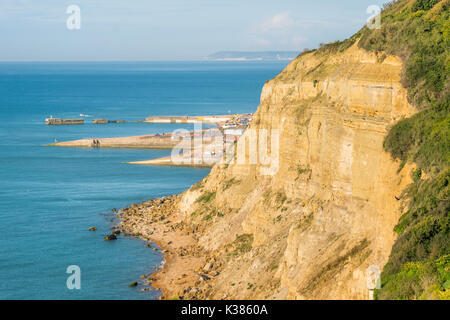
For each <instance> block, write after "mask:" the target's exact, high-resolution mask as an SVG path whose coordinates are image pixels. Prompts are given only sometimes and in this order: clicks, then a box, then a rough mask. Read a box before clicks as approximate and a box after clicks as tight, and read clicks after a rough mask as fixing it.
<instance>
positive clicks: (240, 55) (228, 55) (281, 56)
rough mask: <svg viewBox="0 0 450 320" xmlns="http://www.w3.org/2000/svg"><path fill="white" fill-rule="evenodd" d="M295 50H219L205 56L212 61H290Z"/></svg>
mask: <svg viewBox="0 0 450 320" xmlns="http://www.w3.org/2000/svg"><path fill="white" fill-rule="evenodd" d="M298 54H299V52H297V51H219V52H216V53H213V54H210V55H208V56H206V57H205V60H212V61H290V60H293V59H295V58H296V57H297V56H298Z"/></svg>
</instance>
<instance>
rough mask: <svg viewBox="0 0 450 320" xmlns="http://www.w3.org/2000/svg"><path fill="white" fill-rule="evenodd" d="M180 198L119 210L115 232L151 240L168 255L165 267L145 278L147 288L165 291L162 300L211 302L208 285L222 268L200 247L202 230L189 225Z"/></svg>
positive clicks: (167, 198)
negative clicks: (183, 215) (199, 233)
mask: <svg viewBox="0 0 450 320" xmlns="http://www.w3.org/2000/svg"><path fill="white" fill-rule="evenodd" d="M180 196H181V195H175V196H169V197H163V198H159V199H154V200H148V201H144V202H141V203H138V204H132V205H131V206H129V207H126V208H123V209H122V210H119V211H118V212H117V213H116V214H117V217H118V218H119V219H120V222H119V223H118V224H117V225H116V226H115V228H114V232H120V233H122V234H123V235H125V236H136V237H139V238H141V239H142V240H145V241H151V242H153V243H155V244H156V245H157V246H158V247H159V248H160V250H161V253H162V254H163V255H164V260H163V262H162V268H160V269H159V270H157V271H156V272H153V273H150V274H148V275H142V276H141V279H144V283H145V284H146V285H147V286H150V285H151V286H152V287H153V288H155V289H159V290H161V292H162V295H161V296H160V297H159V298H160V299H163V300H167V299H207V298H208V291H209V290H208V289H211V288H209V286H208V285H207V284H206V282H208V281H209V280H211V279H212V278H213V277H214V276H217V275H218V274H219V272H218V271H217V267H218V266H217V265H216V266H215V267H214V264H213V263H212V262H211V260H212V258H211V257H210V256H209V253H208V252H206V251H205V250H204V249H202V248H201V247H200V246H198V244H197V240H198V238H197V237H196V232H198V231H200V230H198V227H194V226H192V225H188V224H187V223H186V222H184V221H183V219H182V217H181V216H180V215H179V211H178V202H179V198H180ZM114 232H113V233H114ZM148 246H149V245H148ZM154 249H155V250H158V249H157V248H154ZM201 284H202V285H201ZM144 290H146V288H144Z"/></svg>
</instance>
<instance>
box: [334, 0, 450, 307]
mask: <svg viewBox="0 0 450 320" xmlns="http://www.w3.org/2000/svg"><path fill="white" fill-rule="evenodd" d="M449 7H450V1H449V0H441V1H439V0H401V1H393V2H391V3H389V4H387V5H386V6H385V10H384V11H383V12H382V15H381V28H380V29H374V30H370V29H368V28H367V27H365V28H363V29H362V30H361V31H360V32H359V33H358V34H357V36H358V37H360V41H359V43H358V44H359V46H360V47H361V48H364V49H366V50H369V51H375V52H382V51H383V52H386V53H388V54H393V55H397V56H399V57H401V58H402V59H403V61H404V65H405V66H404V72H403V75H402V84H403V85H404V86H405V87H406V88H407V89H408V99H409V101H410V102H411V103H412V104H413V105H414V106H415V107H416V108H417V109H418V110H420V112H419V113H417V114H416V115H414V116H413V117H411V118H408V119H404V120H401V121H399V122H398V123H397V124H396V125H395V126H393V127H392V128H391V130H390V132H389V133H388V135H387V137H386V139H385V142H384V147H385V149H386V151H388V152H390V153H391V155H392V156H393V157H394V158H397V159H400V160H402V163H403V164H404V163H406V162H408V161H410V162H415V163H416V164H417V166H418V169H417V170H416V171H415V172H414V173H413V178H414V183H413V185H411V186H410V187H408V189H407V190H406V191H405V193H406V195H407V196H408V197H409V199H410V204H409V209H408V211H407V212H406V213H405V214H404V215H403V216H402V218H401V219H400V221H399V224H398V225H397V226H396V228H395V231H396V232H397V233H398V234H399V238H398V240H397V241H396V243H395V244H394V246H393V248H392V252H391V255H390V258H389V261H388V263H387V264H386V266H385V267H384V269H383V273H382V275H381V284H382V287H381V289H380V290H378V291H377V292H376V297H377V298H378V299H449V298H450V297H449V291H448V290H449V285H450V266H449V262H450V255H449V254H450V241H449V240H450V235H449V230H450V219H449V212H450V201H449V193H450V191H449V180H450V170H449V162H450V113H449V104H450V99H449V93H450V82H449V79H448V75H449V74H450V52H449V50H450V9H449ZM347 41H348V40H347ZM341 46H342V44H341ZM422 171H424V172H425V173H426V175H427V177H426V178H425V179H422V176H423V175H422V174H421V173H422Z"/></svg>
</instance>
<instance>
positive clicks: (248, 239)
mask: <svg viewBox="0 0 450 320" xmlns="http://www.w3.org/2000/svg"><path fill="white" fill-rule="evenodd" d="M252 245H253V234H248V233H245V234H241V235H239V236H237V237H236V239H235V240H234V241H233V243H232V246H233V247H234V250H233V254H234V255H235V256H237V255H240V254H244V253H247V252H250V251H251V250H252Z"/></svg>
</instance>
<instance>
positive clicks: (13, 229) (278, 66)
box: [0, 62, 285, 299]
mask: <svg viewBox="0 0 450 320" xmlns="http://www.w3.org/2000/svg"><path fill="white" fill-rule="evenodd" d="M284 66H285V63H261V62H258V63H256V62H239V63H237V62H170V63H169V62H152V63H131V62H130V63H0V116H1V117H0V154H1V157H0V299H155V298H157V297H158V295H159V292H157V291H156V290H154V291H148V292H141V291H140V289H139V287H137V288H130V287H128V284H129V283H131V282H133V281H136V280H138V279H139V276H140V275H141V274H144V273H149V272H150V271H151V270H152V268H154V267H155V266H158V265H159V264H160V262H161V255H160V254H159V253H156V252H155V251H153V250H151V249H148V248H146V247H144V245H143V244H144V243H143V242H142V241H140V240H137V239H132V238H124V237H119V239H118V240H117V241H104V240H103V237H104V236H105V235H106V234H107V233H108V232H109V231H110V228H111V227H112V226H113V225H114V222H112V221H111V219H112V217H113V215H112V212H111V210H112V209H113V208H121V207H124V206H127V205H129V204H131V203H135V202H140V201H144V200H147V199H151V198H155V197H160V196H164V195H170V194H174V193H179V192H182V191H184V190H186V189H187V188H188V187H189V186H190V185H191V184H193V183H195V182H197V181H199V180H201V179H202V178H203V177H204V176H206V175H207V174H208V173H209V169H205V168H183V167H152V166H137V165H129V164H125V163H124V162H126V161H136V160H146V159H150V158H156V157H162V156H167V155H169V154H170V151H169V150H132V149H90V148H58V147H49V146H45V144H47V143H52V142H54V141H55V140H57V141H65V140H71V139H81V138H88V137H98V138H101V137H117V136H129V135H140V134H149V133H156V132H171V131H173V130H174V129H177V128H186V129H190V126H189V125H170V124H167V125H166V124H142V123H134V122H133V121H134V120H142V119H144V118H145V117H147V116H150V115H202V114H226V113H228V112H231V113H243V112H254V111H255V110H256V107H257V105H258V103H259V95H260V91H261V88H262V86H263V84H264V82H265V81H266V80H267V79H270V78H272V77H274V76H275V75H276V74H278V73H279V72H280V71H281V70H282V69H283V67H284ZM80 114H86V115H92V116H93V117H95V118H108V119H111V120H127V121H130V122H128V123H124V124H108V125H93V124H90V122H91V119H92V118H86V121H87V124H85V125H79V126H46V125H45V123H44V119H45V118H46V117H49V116H50V115H53V116H54V117H61V118H79V115H80ZM91 226H95V227H97V231H96V232H89V231H88V228H89V227H91ZM69 265H77V266H79V267H80V269H81V289H80V290H69V289H68V288H67V286H66V279H67V277H68V276H69V275H68V274H66V268H67V267H68V266H69Z"/></svg>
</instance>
